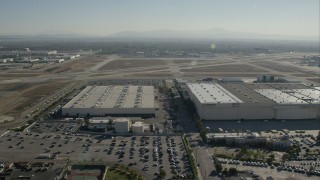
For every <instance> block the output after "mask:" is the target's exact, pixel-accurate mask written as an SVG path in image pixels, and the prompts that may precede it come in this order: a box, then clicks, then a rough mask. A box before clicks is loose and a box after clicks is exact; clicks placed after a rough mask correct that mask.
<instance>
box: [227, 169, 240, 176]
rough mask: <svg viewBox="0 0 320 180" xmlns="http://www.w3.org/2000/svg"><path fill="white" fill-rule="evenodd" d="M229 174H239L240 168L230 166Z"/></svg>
mask: <svg viewBox="0 0 320 180" xmlns="http://www.w3.org/2000/svg"><path fill="white" fill-rule="evenodd" d="M229 174H230V175H231V176H234V175H237V174H238V170H237V169H236V168H234V167H231V168H229Z"/></svg>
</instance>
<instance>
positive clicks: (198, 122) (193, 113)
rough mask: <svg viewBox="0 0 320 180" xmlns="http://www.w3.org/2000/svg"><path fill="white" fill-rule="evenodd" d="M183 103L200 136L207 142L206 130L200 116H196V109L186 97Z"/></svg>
mask: <svg viewBox="0 0 320 180" xmlns="http://www.w3.org/2000/svg"><path fill="white" fill-rule="evenodd" d="M185 103H186V106H187V107H188V109H189V112H190V114H191V116H192V120H193V122H194V123H195V125H196V127H197V129H198V132H199V133H200V137H201V138H202V140H203V141H204V142H207V131H206V129H205V127H204V125H203V123H202V120H201V118H200V117H199V116H198V113H197V111H196V108H195V106H194V104H193V102H192V101H191V100H189V99H188V100H185Z"/></svg>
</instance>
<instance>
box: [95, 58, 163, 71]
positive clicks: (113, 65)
mask: <svg viewBox="0 0 320 180" xmlns="http://www.w3.org/2000/svg"><path fill="white" fill-rule="evenodd" d="M166 64H167V63H166V62H165V61H164V60H162V61H155V60H131V59H130V60H122V59H121V60H116V61H111V62H110V63H108V64H106V65H105V66H103V67H101V68H100V70H114V69H126V68H137V67H147V66H158V65H166Z"/></svg>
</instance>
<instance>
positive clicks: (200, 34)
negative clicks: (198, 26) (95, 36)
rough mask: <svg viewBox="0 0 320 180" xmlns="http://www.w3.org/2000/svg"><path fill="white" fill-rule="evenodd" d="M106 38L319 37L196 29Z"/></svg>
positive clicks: (292, 38)
mask: <svg viewBox="0 0 320 180" xmlns="http://www.w3.org/2000/svg"><path fill="white" fill-rule="evenodd" d="M108 38H114V39H146V38H147V39H159V38H160V39H167V38H168V39H172V38H176V39H285V40H306V41H318V40H319V37H308V36H305V37H303V36H288V35H279V34H260V33H250V32H236V31H228V30H225V29H209V30H197V31H174V30H157V31H144V32H141V31H123V32H119V33H115V34H112V35H110V36H108Z"/></svg>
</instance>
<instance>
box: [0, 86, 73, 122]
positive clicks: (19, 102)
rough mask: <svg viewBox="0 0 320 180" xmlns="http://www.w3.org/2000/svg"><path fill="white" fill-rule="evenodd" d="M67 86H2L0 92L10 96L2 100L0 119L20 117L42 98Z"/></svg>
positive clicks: (0, 102) (0, 103) (0, 101)
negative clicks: (7, 93) (26, 109)
mask: <svg viewBox="0 0 320 180" xmlns="http://www.w3.org/2000/svg"><path fill="white" fill-rule="evenodd" d="M66 84H67V83H62V82H48V83H41V84H31V83H15V84H9V85H8V84H6V85H1V86H0V90H1V91H4V92H10V94H9V95H6V96H4V97H2V98H1V99H0V117H1V116H11V117H14V118H17V117H20V113H21V112H22V111H23V110H24V109H25V108H26V107H28V106H30V105H31V104H33V103H35V102H37V101H38V100H40V99H41V98H42V97H44V96H47V95H49V94H51V93H53V92H55V91H57V90H58V88H57V87H59V88H60V87H63V86H64V85H66Z"/></svg>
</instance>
